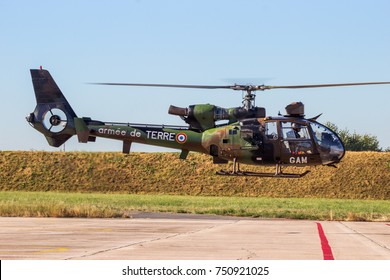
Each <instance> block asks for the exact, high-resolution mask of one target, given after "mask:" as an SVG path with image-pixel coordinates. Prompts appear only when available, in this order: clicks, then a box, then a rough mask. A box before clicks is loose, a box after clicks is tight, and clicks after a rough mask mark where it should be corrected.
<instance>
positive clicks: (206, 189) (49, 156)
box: [0, 152, 390, 200]
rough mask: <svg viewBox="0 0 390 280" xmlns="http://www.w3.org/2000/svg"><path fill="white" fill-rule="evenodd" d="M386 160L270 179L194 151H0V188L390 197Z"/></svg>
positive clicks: (373, 158)
mask: <svg viewBox="0 0 390 280" xmlns="http://www.w3.org/2000/svg"><path fill="white" fill-rule="evenodd" d="M389 164H390V153H377V152H348V153H347V154H346V156H345V158H344V160H343V162H342V163H340V164H339V165H338V169H334V168H330V167H322V166H321V167H313V168H311V169H310V170H311V173H309V174H308V175H307V176H306V177H304V178H301V179H281V178H279V179H275V178H253V177H251V178H249V177H222V176H216V175H215V172H216V171H217V170H219V169H221V168H230V167H231V165H229V166H224V165H222V166H218V165H213V164H212V162H211V159H210V157H208V156H205V155H200V154H194V153H191V154H190V155H189V157H188V159H187V160H186V161H182V160H180V159H178V153H131V154H130V155H123V154H120V153H83V152H82V153H81V152H67V153H64V152H0V190H3V191H5V190H6V191H10V190H13V191H15V190H19V191H61V192H104V193H131V194H177V195H194V196H197V195H202V196H246V197H260V196H261V197H280V198H282V197H284V198H286V197H306V198H346V199H379V200H388V199H390V167H389ZM242 168H243V169H244V168H245V169H246V170H253V171H258V172H259V171H260V172H264V171H267V172H273V171H274V170H273V168H265V167H256V166H243V167H242ZM304 170H306V169H305V168H288V169H287V171H288V172H299V173H300V172H303V171H304Z"/></svg>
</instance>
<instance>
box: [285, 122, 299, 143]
mask: <svg viewBox="0 0 390 280" xmlns="http://www.w3.org/2000/svg"><path fill="white" fill-rule="evenodd" d="M291 127H292V130H290V131H288V132H287V133H286V135H287V138H290V139H298V138H301V135H300V134H299V132H300V131H301V125H300V124H297V123H293V124H292V125H291Z"/></svg>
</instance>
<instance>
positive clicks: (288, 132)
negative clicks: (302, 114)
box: [281, 122, 310, 140]
mask: <svg viewBox="0 0 390 280" xmlns="http://www.w3.org/2000/svg"><path fill="white" fill-rule="evenodd" d="M281 124H282V135H283V139H289V140H290V139H310V134H309V132H308V130H307V126H305V125H301V124H299V123H293V122H282V123H281Z"/></svg>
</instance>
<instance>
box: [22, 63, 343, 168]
mask: <svg viewBox="0 0 390 280" xmlns="http://www.w3.org/2000/svg"><path fill="white" fill-rule="evenodd" d="M31 76H32V82H33V86H34V91H35V96H36V100H37V105H36V108H35V110H34V112H33V113H31V114H29V116H28V117H27V121H28V122H29V123H30V124H31V126H33V127H34V128H35V129H36V130H38V131H39V132H41V133H42V134H43V135H44V136H45V137H46V139H47V141H48V143H49V144H50V145H51V146H54V147H59V146H61V145H62V144H63V143H65V142H66V141H67V140H68V139H69V138H70V137H72V136H73V135H77V137H78V140H79V142H80V143H88V142H94V141H96V139H97V138H98V137H102V138H109V139H115V140H119V141H122V142H123V149H122V152H123V153H129V152H130V150H131V144H132V143H133V142H134V143H141V144H146V145H153V146H159V147H166V148H173V149H178V150H181V154H180V158H181V159H185V158H186V157H187V155H188V153H189V152H190V151H193V152H199V153H204V154H207V155H210V156H211V157H212V158H213V162H214V163H216V164H224V163H228V162H229V161H233V162H234V170H233V173H229V174H233V175H237V174H244V173H242V172H241V173H240V172H237V169H236V164H237V163H244V164H254V165H276V166H277V171H276V174H274V175H276V176H281V175H283V174H282V173H281V169H280V168H281V166H286V165H294V166H308V165H320V164H322V165H334V164H335V163H338V162H339V161H340V160H341V159H342V157H343V156H344V146H343V143H342V142H341V140H340V138H339V137H338V136H337V134H336V133H334V132H333V131H332V130H330V129H329V128H327V127H325V126H324V125H322V124H320V123H318V122H317V121H316V118H312V119H305V118H304V116H303V104H302V103H299V102H298V103H293V104H290V105H289V106H288V107H287V108H286V110H287V115H285V116H278V117H266V115H265V109H264V108H261V107H253V108H249V109H248V108H245V107H235V108H228V109H225V108H221V107H218V106H215V105H211V104H197V105H192V106H189V107H188V108H179V107H174V106H171V107H170V108H169V113H171V114H174V115H178V116H180V117H181V118H182V119H183V120H184V121H185V122H186V123H187V124H189V126H172V125H153V124H133V123H113V122H104V121H98V120H93V119H91V118H86V117H82V118H81V117H78V116H77V115H76V113H75V112H74V111H73V109H72V107H71V106H70V104H69V103H68V101H67V100H66V98H65V97H64V95H63V94H62V92H61V90H60V89H59V88H58V86H57V84H56V83H55V81H54V80H53V78H52V77H51V75H50V73H49V72H48V71H47V70H42V69H33V70H31ZM219 121H225V123H224V124H218V122H219ZM255 174H256V175H258V174H257V173H255ZM224 175H227V173H226V174H225V173H224ZM244 175H248V174H247V173H245V174H244ZM249 175H250V174H249ZM292 175H294V174H292Z"/></svg>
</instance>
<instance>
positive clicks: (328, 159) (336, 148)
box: [310, 121, 345, 164]
mask: <svg viewBox="0 0 390 280" xmlns="http://www.w3.org/2000/svg"><path fill="white" fill-rule="evenodd" d="M310 125H311V128H312V130H313V137H314V141H315V142H316V144H317V148H318V151H319V153H320V156H321V160H322V164H332V163H337V162H339V161H340V160H341V159H342V157H343V156H344V153H345V150H344V145H343V142H342V141H341V139H340V138H339V137H338V135H337V134H336V133H335V132H334V131H332V130H331V129H330V128H328V127H326V126H324V125H322V124H320V123H318V122H315V121H310Z"/></svg>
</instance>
